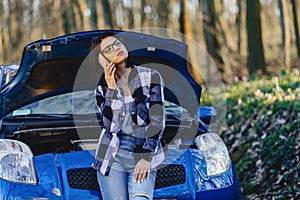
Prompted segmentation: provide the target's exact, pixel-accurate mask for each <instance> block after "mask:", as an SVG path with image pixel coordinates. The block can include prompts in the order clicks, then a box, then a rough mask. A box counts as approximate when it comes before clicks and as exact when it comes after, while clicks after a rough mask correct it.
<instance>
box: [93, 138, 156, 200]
mask: <svg viewBox="0 0 300 200" xmlns="http://www.w3.org/2000/svg"><path fill="white" fill-rule="evenodd" d="M119 138H120V146H119V150H118V153H117V154H116V157H115V159H114V161H113V163H112V166H111V169H110V172H109V175H108V176H104V175H103V174H101V173H100V172H97V176H98V182H99V186H100V189H101V194H102V198H103V199H104V200H128V199H129V200H146V199H153V192H154V184H155V178H156V170H155V169H151V172H150V179H149V180H147V179H146V178H145V179H144V181H143V182H142V183H136V182H135V180H134V168H135V166H136V162H137V161H135V160H134V153H133V147H134V140H133V138H132V137H130V136H120V137H119Z"/></svg>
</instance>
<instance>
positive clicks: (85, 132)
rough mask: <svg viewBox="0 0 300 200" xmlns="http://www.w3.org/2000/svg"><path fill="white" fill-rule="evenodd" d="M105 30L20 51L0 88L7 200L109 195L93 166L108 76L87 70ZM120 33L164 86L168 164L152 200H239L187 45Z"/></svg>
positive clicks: (1, 169)
mask: <svg viewBox="0 0 300 200" xmlns="http://www.w3.org/2000/svg"><path fill="white" fill-rule="evenodd" d="M102 32H103V31H101V30H100V31H89V32H80V33H74V34H68V35H64V36H61V37H57V38H53V39H49V40H39V41H35V42H33V43H31V44H28V45H26V46H25V47H24V52H23V56H22V60H21V63H20V65H19V67H17V68H16V67H15V68H14V69H15V70H17V73H16V75H15V76H14V77H13V78H12V79H11V80H10V81H8V82H7V83H5V85H4V84H3V85H2V86H1V90H0V119H1V120H0V198H1V199H26V200H27V199H28V200H29V199H66V200H67V199H70V200H76V199H80V200H82V199H89V200H91V199H101V193H102V192H104V193H105V191H100V189H99V186H98V182H97V176H96V171H95V170H94V169H92V168H91V164H92V163H93V161H94V154H95V149H96V146H97V144H98V138H99V134H100V132H101V126H100V125H99V124H101V123H99V113H97V109H96V108H95V102H94V89H95V87H96V84H97V82H98V79H99V77H100V75H101V73H103V71H101V70H102V69H101V68H100V67H95V66H93V65H91V64H90V63H93V62H90V59H92V58H93V57H92V56H91V54H92V52H91V51H90V44H91V41H92V40H93V39H94V38H96V37H97V36H98V35H99V34H101V33H102ZM115 32H116V33H119V34H120V35H121V37H122V38H123V39H124V40H126V44H127V46H128V50H129V51H130V52H131V55H132V57H133V59H134V61H135V63H136V64H138V65H141V66H144V67H151V68H154V69H156V70H158V71H159V72H160V74H161V75H162V77H163V78H164V81H165V89H164V90H165V91H164V93H165V105H166V128H165V130H164V137H163V141H164V143H165V147H164V149H165V150H166V159H165V160H164V161H163V163H162V164H161V165H160V166H158V173H157V179H156V182H155V191H154V199H165V200H167V199H169V200H174V199H178V200H183V199H189V200H190V199H201V200H205V199H210V200H211V199H222V200H225V199H230V200H234V199H241V192H240V186H239V183H238V178H237V175H236V173H235V170H234V166H233V163H232V162H231V159H230V156H229V153H228V150H227V148H226V146H225V144H224V142H223V141H222V139H221V138H220V137H219V135H218V134H216V133H213V132H212V131H210V129H209V123H210V122H211V120H212V118H214V117H215V116H216V112H215V110H214V109H213V108H212V107H202V106H199V100H200V97H201V87H200V86H199V85H198V84H197V83H196V82H195V80H194V79H193V78H192V76H191V75H190V74H189V72H188V69H187V61H186V58H187V49H188V46H187V45H186V44H184V43H182V42H179V41H176V40H172V39H164V38H159V37H155V36H152V35H147V34H142V33H136V32H126V31H125V32H122V31H115ZM4 68H5V67H4V66H2V68H1V69H2V71H3V70H4ZM4 75H5V73H1V76H2V77H1V80H4V78H5V77H4ZM1 82H2V81H1ZM117 189H118V188H116V190H117Z"/></svg>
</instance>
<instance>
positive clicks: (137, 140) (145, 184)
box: [93, 32, 165, 200]
mask: <svg viewBox="0 0 300 200" xmlns="http://www.w3.org/2000/svg"><path fill="white" fill-rule="evenodd" d="M98 44H99V45H98ZM94 47H95V48H96V49H95V50H96V51H97V53H98V51H99V53H98V62H99V64H100V65H101V66H102V67H103V68H104V74H103V75H102V77H101V78H100V81H99V83H98V86H97V88H96V90H95V93H96V103H97V107H98V108H99V111H100V114H101V123H102V126H103V130H102V132H101V135H100V139H99V145H98V148H97V151H96V156H95V162H94V163H93V168H95V169H96V170H97V176H98V182H99V185H100V189H101V194H102V198H103V199H105V200H108V199H118V200H120V199H126V200H127V199H134V200H142V199H143V200H144V199H153V192H154V184H155V177H156V169H155V168H156V167H157V165H158V164H160V163H161V162H162V161H163V159H164V157H165V156H164V152H163V149H162V145H161V142H160V139H161V137H162V133H163V130H164V126H165V108H164V94H163V81H162V78H161V76H160V74H159V73H158V72H157V71H156V70H152V69H149V68H144V67H140V66H135V65H134V64H133V62H132V60H131V57H130V53H129V52H128V50H127V48H126V46H125V45H124V43H123V42H122V41H121V40H120V39H119V38H118V35H115V34H114V33H112V32H105V33H103V34H102V35H100V36H99V37H98V39H97V40H96V42H95V44H94Z"/></svg>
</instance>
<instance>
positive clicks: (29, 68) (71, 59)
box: [0, 31, 201, 118]
mask: <svg viewBox="0 0 300 200" xmlns="http://www.w3.org/2000/svg"><path fill="white" fill-rule="evenodd" d="M102 32H104V31H89V32H80V33H75V34H68V35H65V36H61V37H57V38H53V39H49V40H38V41H36V42H33V43H31V44H28V45H26V46H25V47H24V51H23V55H22V61H21V63H20V68H19V71H18V73H17V74H16V76H15V77H14V78H13V79H12V80H11V81H10V82H9V83H8V84H7V85H6V86H5V87H4V88H3V89H2V90H1V91H0V106H1V107H0V118H2V117H3V116H5V115H6V114H8V113H10V112H12V111H14V110H15V109H17V108H20V107H22V106H24V105H27V104H29V103H32V102H34V101H37V100H41V99H44V98H47V97H50V96H54V95H58V94H62V93H67V92H71V91H72V90H73V89H75V88H76V90H80V89H94V88H95V86H96V84H97V82H98V79H99V75H101V70H102V69H101V68H100V67H98V69H96V70H98V72H96V73H95V71H94V70H95V69H94V68H92V67H91V68H90V69H88V68H87V69H88V70H87V71H86V72H85V73H87V74H86V76H88V77H90V78H89V79H88V80H84V81H81V82H80V83H79V84H78V83H77V85H76V87H74V83H75V82H76V81H75V80H76V78H77V77H78V71H80V69H81V66H82V65H83V63H86V62H87V57H88V55H90V54H89V53H90V45H91V41H92V39H94V38H96V37H97V36H98V35H99V34H101V33H102ZM113 32H116V33H120V36H121V37H122V38H125V43H126V46H127V48H128V50H129V52H130V53H131V55H132V57H133V59H134V61H135V63H136V64H137V65H141V66H146V67H152V68H154V69H156V70H158V71H159V72H160V73H161V74H162V76H163V79H164V82H165V99H166V100H169V101H171V102H174V103H177V104H180V105H181V106H182V107H185V108H186V109H188V110H189V111H190V112H192V113H196V112H197V107H198V103H199V99H200V95H201V87H200V86H199V85H198V84H197V83H196V82H195V81H194V79H193V78H192V77H191V75H190V74H189V72H188V69H187V45H186V44H184V43H181V42H178V41H175V40H172V39H163V38H158V37H155V36H151V35H146V34H142V33H136V32H121V31H113ZM195 99H196V101H195ZM191 102H193V103H191Z"/></svg>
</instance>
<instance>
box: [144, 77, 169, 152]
mask: <svg viewBox="0 0 300 200" xmlns="http://www.w3.org/2000/svg"><path fill="white" fill-rule="evenodd" d="M163 91H164V83H163V80H162V77H161V76H160V74H159V73H158V72H157V71H154V72H153V73H152V76H151V84H150V107H149V117H150V123H149V125H148V127H147V131H146V133H145V137H146V139H145V143H144V145H143V149H146V150H150V151H151V152H154V150H155V148H156V146H157V141H158V140H159V139H160V138H161V137H162V134H163V130H164V128H165V106H164V92H163Z"/></svg>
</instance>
